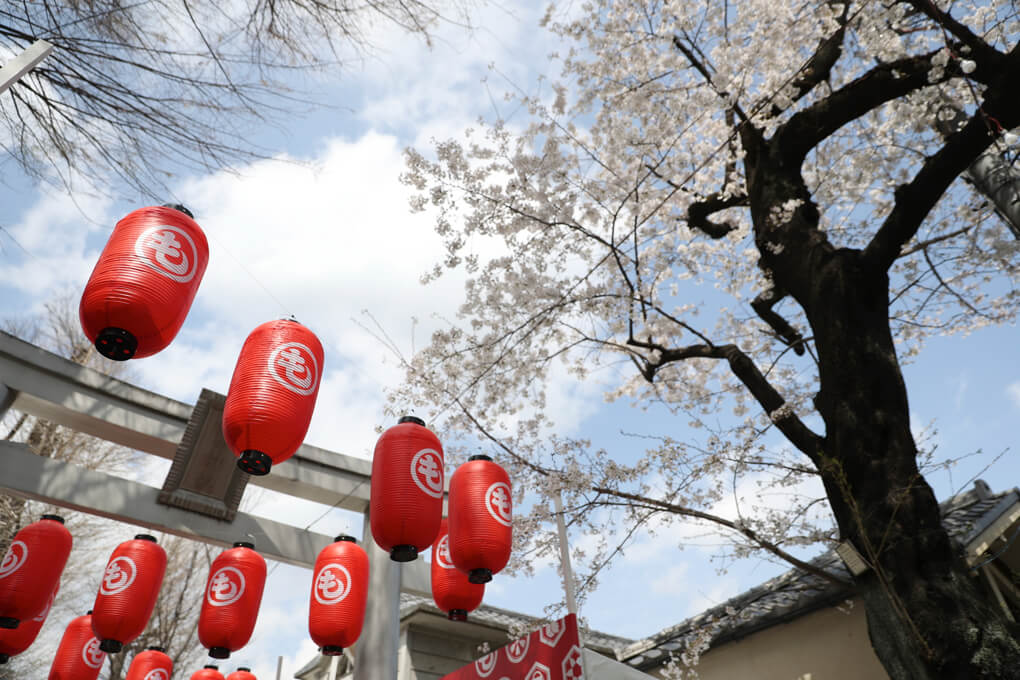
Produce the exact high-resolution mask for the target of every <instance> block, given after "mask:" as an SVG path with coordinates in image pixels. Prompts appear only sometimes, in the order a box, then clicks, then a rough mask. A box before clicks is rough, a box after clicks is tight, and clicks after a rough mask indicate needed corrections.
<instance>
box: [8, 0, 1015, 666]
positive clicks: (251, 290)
mask: <svg viewBox="0 0 1020 680" xmlns="http://www.w3.org/2000/svg"><path fill="white" fill-rule="evenodd" d="M539 16H540V7H539V6H538V5H536V4H527V3H524V4H520V5H517V4H513V3H507V4H503V5H501V6H499V7H496V6H489V7H488V8H484V9H480V10H479V11H478V13H477V14H476V15H475V21H476V23H477V26H478V27H477V29H476V30H475V31H473V32H471V33H466V32H464V31H463V30H461V29H459V28H457V27H446V28H444V29H442V30H441V31H440V33H439V35H438V36H437V40H436V41H435V43H434V46H433V48H432V49H431V50H430V49H428V48H427V47H426V46H424V45H423V44H422V43H421V42H420V41H417V40H413V39H408V38H406V37H405V36H402V35H398V34H396V33H393V32H388V31H387V30H386V29H382V28H380V29H379V32H378V33H377V34H376V35H374V38H375V41H376V43H377V44H378V45H380V46H381V48H380V49H379V50H378V53H377V54H375V55H374V56H371V57H369V58H368V59H366V60H365V61H364V63H362V64H361V65H360V66H359V67H356V68H352V69H349V70H347V71H346V73H345V74H344V76H343V77H344V80H343V81H342V82H333V81H328V80H327V81H323V82H321V83H317V84H315V87H316V88H317V89H318V90H319V91H320V92H322V93H323V94H322V96H323V98H324V99H328V100H330V101H332V102H334V103H335V104H336V106H337V108H336V109H322V110H314V111H312V112H310V113H309V114H308V115H306V116H304V117H295V118H293V119H292V120H288V121H286V122H285V123H284V124H283V125H281V126H279V127H274V128H267V129H265V130H264V131H263V133H262V136H261V138H260V139H259V141H260V142H261V143H262V144H263V145H266V146H269V147H270V148H272V149H274V150H276V151H277V152H278V153H279V154H280V159H279V160H277V161H264V162H259V163H254V164H252V165H249V166H246V167H243V168H239V169H238V172H237V173H236V174H233V173H226V172H223V173H215V174H210V175H206V176H192V177H186V178H181V180H180V181H179V182H178V183H177V185H176V186H175V194H176V196H175V198H176V199H177V200H180V201H182V202H184V203H185V204H186V205H188V206H189V207H190V208H191V209H192V210H193V211H194V213H195V214H196V219H197V221H198V222H199V223H200V224H201V225H202V226H203V228H204V229H205V231H206V234H207V235H208V236H209V240H210V250H211V260H210V265H209V268H208V270H207V273H206V276H205V279H204V281H203V284H202V288H201V290H200V292H199V294H198V297H197V298H196V301H195V304H194V307H193V309H192V313H191V316H190V317H189V319H188V321H187V323H186V324H185V326H184V329H183V330H182V332H181V334H180V335H179V336H178V338H177V340H176V341H175V343H174V344H173V345H172V346H171V347H170V348H169V349H167V350H166V351H164V352H163V353H161V354H158V355H156V356H154V357H151V358H149V359H145V360H141V361H137V362H132V364H131V366H130V368H131V370H132V374H131V380H132V381H133V382H136V383H138V384H140V385H143V386H145V387H147V388H150V389H153V390H155V391H158V392H161V393H163V394H167V395H169V396H172V397H174V398H177V399H181V400H183V401H188V402H193V401H194V400H195V399H196V398H197V396H198V393H199V391H200V390H201V389H202V388H203V387H207V388H210V389H214V390H217V391H219V392H223V393H225V392H226V390H227V386H228V384H229V379H230V374H231V371H232V369H233V365H234V362H235V360H236V356H237V351H238V348H239V347H240V345H241V342H242V341H243V339H244V337H245V336H246V335H247V334H248V333H249V332H250V331H251V329H253V328H254V327H255V326H256V325H258V324H259V323H262V322H263V321H266V320H269V319H272V318H276V317H279V316H281V315H284V314H294V315H295V316H296V317H297V318H298V319H299V320H300V321H302V322H303V323H305V324H306V325H308V326H309V327H311V328H312V329H313V330H314V331H315V332H316V333H317V334H318V335H319V337H320V338H321V339H322V341H323V344H324V346H325V350H326V361H325V368H326V373H325V376H324V380H323V383H322V387H321V390H320V395H319V401H318V406H317V410H316V415H315V418H314V419H313V423H312V427H311V429H310V432H309V435H308V437H307V441H308V442H309V443H311V444H315V445H317V446H322V447H324V448H327V449H331V450H335V451H340V452H343V453H347V454H350V455H355V456H362V457H369V456H370V455H371V451H372V447H373V446H374V443H375V439H376V436H377V435H376V433H375V431H374V429H373V427H374V426H376V425H382V426H386V425H389V424H390V423H389V422H387V419H386V418H385V416H384V415H383V390H384V389H385V388H386V387H387V386H388V385H393V384H395V381H397V380H398V379H399V376H400V372H399V370H398V367H397V364H396V361H395V359H394V357H393V355H392V353H391V352H390V351H389V350H388V349H387V348H386V347H385V346H383V344H382V343H380V341H379V338H378V332H376V333H373V332H370V329H373V328H377V329H381V330H382V331H384V332H385V334H386V335H387V336H388V337H389V338H390V339H391V340H392V342H393V343H394V344H395V345H396V346H397V347H398V348H399V349H400V351H401V352H403V353H405V354H410V353H411V352H413V350H414V348H415V347H416V346H418V347H420V346H422V345H423V344H424V342H425V340H426V339H427V337H428V334H429V328H430V325H431V324H432V323H434V321H433V319H434V317H435V316H436V315H439V316H446V317H452V316H453V314H454V313H455V310H456V307H457V305H458V303H459V291H460V286H461V284H462V283H463V281H462V280H458V279H457V278H456V277H453V276H446V277H444V278H443V279H441V281H440V282H439V283H437V284H433V285H431V286H429V287H427V288H423V287H421V286H419V285H418V277H419V276H420V275H421V274H422V273H423V272H425V271H426V269H428V268H429V267H430V265H431V264H432V263H433V262H434V261H436V260H437V259H438V258H440V257H441V253H442V250H441V245H440V243H439V240H438V238H436V237H435V235H434V234H433V233H432V230H431V223H430V221H429V218H428V216H427V215H412V214H410V212H409V211H408V209H407V201H406V199H407V196H408V191H407V189H406V188H405V187H403V186H402V185H400V183H399V182H398V176H399V174H400V172H401V171H402V166H403V161H402V157H401V152H402V149H403V148H404V147H406V146H408V145H413V146H416V147H418V148H420V149H424V148H427V147H428V146H429V140H430V139H432V138H439V139H442V138H445V137H450V136H459V135H460V133H461V131H462V130H463V129H464V128H466V127H468V126H470V125H471V124H472V123H473V122H474V121H475V120H476V118H477V117H478V116H480V115H481V116H486V117H492V116H493V115H494V112H497V111H498V112H499V114H500V115H504V116H507V115H521V116H522V115H523V112H517V113H514V108H513V105H512V104H509V103H507V102H505V101H504V100H503V98H502V93H503V92H504V91H505V90H506V89H508V88H509V87H511V83H513V84H514V85H517V86H520V87H523V88H526V89H530V88H534V87H538V85H537V84H536V83H537V81H536V77H537V76H538V75H539V74H540V73H541V72H543V70H545V68H546V60H545V56H544V55H546V54H547V53H548V52H550V51H551V50H552V49H553V47H552V42H551V40H550V38H548V37H547V36H545V35H544V34H543V33H542V32H541V31H540V29H538V28H537V26H538V20H539ZM490 65H494V66H495V68H494V69H493V68H490ZM522 122H523V121H522ZM4 179H5V185H4V186H0V195H2V196H3V198H2V200H0V225H2V226H3V227H4V230H5V232H4V233H2V234H0V316H11V315H15V314H25V313H31V312H33V311H38V310H39V309H40V308H41V306H42V304H43V303H45V302H46V301H47V300H48V299H50V298H51V297H52V296H53V295H55V294H58V293H60V292H62V291H65V290H73V291H80V290H81V288H82V286H83V285H84V282H85V281H86V279H87V277H88V275H89V273H90V271H91V268H92V266H93V264H94V262H95V259H96V256H97V255H98V252H99V250H100V249H101V248H102V245H103V244H104V242H105V240H106V237H107V235H108V234H109V231H110V229H111V228H112V226H113V224H114V223H115V222H116V220H117V219H119V218H120V217H122V216H123V215H124V214H126V213H127V212H129V211H130V210H131V209H133V208H135V207H139V206H140V205H142V204H144V203H143V202H137V203H135V202H130V201H110V200H107V199H105V198H102V197H98V196H95V195H87V194H81V195H76V196H74V197H69V196H66V195H64V194H63V193H62V192H60V191H57V190H54V189H52V188H46V187H35V186H33V185H31V184H30V183H29V182H27V180H25V179H24V178H22V177H19V176H18V175H17V174H16V173H15V172H14V170H13V168H12V166H11V164H9V163H8V164H7V165H6V167H5V177H4ZM366 312H367V313H366ZM1016 347H1017V342H1016V328H1015V327H1000V328H993V329H984V330H981V331H978V332H976V333H974V334H972V335H970V336H968V337H953V338H945V339H935V340H933V341H931V342H930V343H929V347H928V348H927V350H926V351H925V352H923V353H922V355H921V357H920V358H918V359H917V360H915V361H914V363H912V364H910V365H908V366H907V367H906V368H905V373H906V378H907V385H908V389H909V394H910V400H911V404H912V407H913V412H914V419H915V429H918V430H919V429H920V428H922V427H924V426H926V425H927V424H928V423H930V422H934V423H935V426H936V428H937V430H938V433H937V435H936V438H935V440H934V441H935V442H937V444H938V446H939V451H940V452H945V454H946V455H960V454H964V453H970V452H974V451H977V450H981V451H983V455H981V456H975V457H972V458H969V459H967V460H966V461H964V462H963V463H962V464H961V465H959V466H958V467H957V468H955V469H953V470H952V471H951V474H948V473H946V472H939V473H937V474H936V475H934V476H933V477H932V478H931V480H930V481H931V482H932V483H933V485H934V486H935V489H936V492H937V494H938V495H939V497H940V498H944V497H945V496H947V495H948V494H950V493H951V492H952V491H954V490H958V489H960V488H961V487H962V486H964V485H965V484H966V483H967V482H968V481H969V480H970V478H971V477H972V476H974V475H975V474H978V473H979V472H980V471H981V468H982V467H983V466H985V465H988V464H989V463H991V462H992V459H993V458H994V457H995V456H997V455H998V454H1000V453H1002V452H1004V451H1007V450H1008V449H1009V448H1010V447H1011V446H1013V445H1014V443H1015V440H1016V437H1015V434H1014V433H1015V423H1016V422H1017V421H1018V416H1020V361H1018V360H1017V358H1016V356H1017V353H1016ZM551 399H552V400H554V403H555V404H556V410H557V412H558V413H560V414H562V417H561V426H562V427H563V428H564V433H565V434H580V433H584V434H585V435H586V436H589V437H591V438H592V439H593V440H594V442H595V444H596V445H599V446H606V447H607V448H611V449H612V450H614V451H619V452H620V454H621V455H633V453H634V451H636V450H637V447H639V446H640V445H641V442H640V441H638V440H634V439H633V438H629V437H625V436H622V435H621V434H620V432H621V431H635V432H653V433H657V434H665V433H669V434H671V435H672V436H674V437H676V436H681V435H682V429H679V428H677V426H676V424H675V423H673V422H671V421H669V420H666V419H663V418H662V417H661V415H660V414H657V413H656V412H655V411H654V410H653V411H651V412H649V413H640V412H638V411H636V410H635V409H632V408H630V407H629V406H628V405H627V404H624V403H616V404H612V405H607V404H605V403H604V401H603V400H602V397H601V394H600V392H599V390H598V389H597V388H596V387H595V386H593V385H581V386H578V385H575V384H572V383H566V382H564V383H562V384H558V385H556V386H554V389H553V390H552V397H551ZM1016 461H1017V458H1016V455H1015V453H1014V452H1012V451H1009V452H1007V453H1006V454H1005V455H1004V456H1002V457H1001V458H999V460H998V462H995V463H994V464H993V465H992V467H991V468H990V469H989V470H987V471H985V472H983V473H982V476H983V477H984V478H985V479H986V480H987V481H988V482H989V483H990V484H991V486H992V488H993V489H995V490H1002V489H1006V488H1012V487H1013V486H1017V485H1018V484H1020V465H1018V464H1017V462H1016ZM163 470H164V468H162V467H160V466H159V465H156V466H153V468H152V469H150V470H149V471H148V478H149V481H150V483H152V484H158V483H159V482H160V481H161V479H162V477H161V473H162V471H163ZM257 495H258V497H257V498H249V499H248V500H247V501H246V502H247V503H249V504H250V509H251V511H252V512H255V513H258V514H266V515H268V516H272V517H273V518H275V519H278V520H280V521H287V522H290V523H293V524H295V525H297V526H301V527H303V526H306V525H308V524H309V523H311V522H314V525H313V527H312V528H313V529H315V530H316V531H319V532H322V533H326V534H333V533H340V532H350V533H354V534H355V535H360V531H361V521H360V518H357V517H353V516H351V515H349V514H347V513H343V512H339V511H333V512H330V513H328V514H326V515H325V516H324V517H322V513H323V511H324V508H323V507H321V506H315V505H314V504H304V505H302V504H294V503H291V502H289V501H287V500H286V499H283V498H281V497H278V496H276V495H273V494H269V493H261V494H257ZM686 537H689V531H686V530H684V529H673V530H667V531H663V532H661V533H659V534H658V535H657V536H655V537H649V536H647V535H639V536H638V537H637V538H636V539H635V544H634V545H633V546H632V548H630V549H629V550H628V551H627V552H626V554H625V558H624V559H623V560H622V561H620V562H618V563H617V564H616V566H614V567H613V569H611V570H610V571H609V573H608V574H606V575H605V576H603V578H602V579H601V587H600V590H599V591H598V592H597V593H596V594H595V595H593V596H592V597H591V598H590V599H589V601H588V603H587V604H586V605H585V607H584V609H583V610H582V612H581V614H582V616H583V617H585V618H586V619H587V620H588V623H589V624H590V625H591V626H593V627H594V628H596V629H599V630H602V631H605V632H608V633H613V634H617V635H623V636H628V637H634V638H637V637H642V636H645V635H650V634H652V633H654V632H656V631H657V630H659V629H661V628H664V627H666V626H668V625H671V624H674V623H676V622H678V621H679V620H681V619H683V618H685V617H687V616H689V615H692V614H695V613H697V612H698V611H700V610H701V609H703V608H705V607H708V606H711V605H714V604H717V603H719V602H720V601H722V600H723V599H725V598H727V597H730V596H732V595H735V594H737V593H739V592H740V591H741V590H743V589H745V588H747V587H750V586H752V585H754V584H756V583H758V582H759V581H761V580H764V579H766V578H768V577H770V576H772V575H774V574H775V573H776V572H777V571H779V570H780V569H782V567H779V566H776V565H773V564H770V563H765V562H759V561H756V560H752V561H749V562H746V563H743V564H740V565H736V566H734V568H732V569H731V570H730V571H729V572H728V573H725V574H720V573H717V568H718V567H720V566H722V564H721V563H719V562H717V561H716V562H713V561H711V560H710V559H709V558H710V556H711V554H712V553H713V552H714V544H715V543H716V542H717V541H713V540H711V539H705V540H701V541H697V542H695V543H698V545H694V546H692V547H689V548H688V549H687V550H684V551H682V552H681V551H679V550H678V549H677V542H678V541H679V540H681V539H682V538H686ZM308 578H310V574H309V573H308V572H306V571H303V570H300V569H296V568H292V567H288V566H279V567H275V568H274V571H273V573H272V576H271V577H270V580H269V583H268V585H267V588H266V594H265V599H264V602H263V608H262V612H261V615H260V618H259V624H258V627H257V628H256V633H255V636H254V638H253V640H252V642H251V643H250V644H249V646H248V647H247V648H246V649H245V650H243V651H241V652H239V653H237V654H235V655H234V658H233V659H232V660H231V664H230V665H229V668H231V669H232V668H233V667H234V665H235V662H236V664H238V665H239V664H242V663H245V662H247V663H250V664H252V665H253V666H254V668H255V671H256V674H258V675H259V676H260V677H264V678H269V677H274V676H273V674H274V673H275V669H276V657H277V655H282V656H284V658H285V662H284V677H290V676H291V675H292V674H293V672H294V670H296V669H297V668H298V667H299V666H300V665H302V664H303V663H305V662H306V661H307V660H309V659H310V658H311V656H312V654H313V653H314V645H312V643H311V641H310V640H309V639H308V637H307V626H306V623H305V622H306V617H307V597H308V595H307V589H308V585H307V579H308ZM559 597H560V593H559V591H558V580H557V577H556V575H555V572H554V571H553V570H552V569H551V568H549V567H548V566H542V568H540V569H538V572H537V574H536V576H535V578H534V579H533V580H524V579H509V578H506V577H497V579H496V581H495V582H494V583H493V584H491V585H490V587H489V588H488V589H487V594H486V602H487V603H489V604H493V605H496V606H501V607H506V608H509V609H516V610H519V611H523V612H525V613H528V614H533V615H540V614H541V613H542V609H543V607H544V606H545V605H546V604H548V603H550V602H552V601H555V600H556V599H558V598H559Z"/></svg>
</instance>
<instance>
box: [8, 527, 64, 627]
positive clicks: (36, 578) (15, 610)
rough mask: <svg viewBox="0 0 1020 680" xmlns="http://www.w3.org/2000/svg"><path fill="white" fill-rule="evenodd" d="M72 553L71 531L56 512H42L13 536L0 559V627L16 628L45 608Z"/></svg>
mask: <svg viewBox="0 0 1020 680" xmlns="http://www.w3.org/2000/svg"><path fill="white" fill-rule="evenodd" d="M70 554H71V533H70V532H69V531H68V530H67V529H66V528H65V527H64V520H63V518H61V517H59V516H58V515H43V516H42V519H40V520H39V521H38V522H33V523H31V524H29V525H28V526H26V527H23V528H22V529H21V530H20V531H18V533H16V534H15V535H14V540H12V541H11V545H10V546H9V547H8V548H7V552H6V553H5V554H4V558H3V561H2V562H0V628H8V629H12V628H17V627H18V623H19V622H20V621H22V620H27V619H31V618H32V617H34V616H36V615H37V614H39V612H41V611H42V610H43V608H44V607H46V602H47V600H49V599H50V595H52V594H53V589H54V588H56V587H57V585H58V584H59V583H60V574H61V573H63V571H64V565H65V564H67V557H68V555H70Z"/></svg>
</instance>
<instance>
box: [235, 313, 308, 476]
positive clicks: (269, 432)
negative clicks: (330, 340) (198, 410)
mask: <svg viewBox="0 0 1020 680" xmlns="http://www.w3.org/2000/svg"><path fill="white" fill-rule="evenodd" d="M322 362H323V353H322V343H320V342H319V339H318V338H317V337H316V336H315V334H314V333H312V332H311V331H310V330H308V329H307V328H305V327H304V326H302V325H301V324H299V323H298V322H297V321H294V320H293V319H280V320H278V321H269V322H267V323H264V324H262V325H261V326H259V327H258V328H256V329H255V330H253V331H252V332H251V334H250V335H249V336H248V339H247V340H245V341H244V345H243V346H242V347H241V353H240V355H239V356H238V357H237V366H236V367H235V368H234V375H233V377H232V378H231V379H230V389H229V390H228V391H227V401H226V404H225V405H224V407H223V437H224V439H226V441H227V444H228V445H229V446H230V449H231V450H232V451H233V452H234V454H235V455H237V456H239V457H240V458H239V459H238V461H237V466H238V467H239V468H241V469H242V470H244V471H245V472H247V473H249V474H252V475H265V474H268V473H269V469H270V467H272V466H273V465H274V464H278V463H282V462H283V461H285V460H287V459H288V458H290V457H291V456H292V455H294V452H295V451H297V450H298V447H299V446H301V442H302V441H304V438H305V433H307V432H308V425H309V424H310V423H311V421H312V412H313V411H314V410H315V399H316V397H317V396H318V394H319V383H320V382H321V378H322Z"/></svg>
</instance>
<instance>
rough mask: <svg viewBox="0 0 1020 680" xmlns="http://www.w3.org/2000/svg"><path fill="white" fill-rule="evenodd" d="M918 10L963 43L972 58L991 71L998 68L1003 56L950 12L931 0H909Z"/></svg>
mask: <svg viewBox="0 0 1020 680" xmlns="http://www.w3.org/2000/svg"><path fill="white" fill-rule="evenodd" d="M907 2H908V3H909V4H910V5H912V6H913V7H914V8H915V9H916V10H918V11H919V12H921V13H923V14H925V15H926V16H928V17H930V18H932V19H934V20H935V22H936V23H938V24H939V26H940V27H942V28H943V29H945V30H947V31H949V32H950V33H952V34H953V36H955V37H956V39H957V40H959V41H960V42H961V43H963V44H964V45H966V46H967V47H969V48H970V49H971V53H970V55H969V56H970V57H971V58H973V59H974V60H975V61H977V62H979V63H981V65H982V66H984V67H986V68H990V69H995V68H997V67H998V65H999V62H1000V61H1001V60H1002V58H1003V56H1004V55H1003V54H1002V53H1001V52H999V51H998V50H996V49H995V48H994V47H992V46H991V45H989V44H988V43H987V42H985V41H984V40H982V39H981V38H980V37H978V36H977V35H975V34H974V33H973V32H972V31H971V30H970V29H969V28H967V27H966V26H964V25H963V24H961V23H960V22H959V21H957V20H956V19H954V18H953V17H952V16H951V15H950V14H949V12H943V11H942V10H940V9H939V8H938V7H936V6H935V3H933V2H932V1H931V0H907Z"/></svg>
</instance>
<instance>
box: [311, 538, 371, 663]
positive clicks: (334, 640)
mask: <svg viewBox="0 0 1020 680" xmlns="http://www.w3.org/2000/svg"><path fill="white" fill-rule="evenodd" d="M312 574H313V576H312V592H311V595H310V596H309V601H308V632H309V634H310V635H311V637H312V641H313V642H315V644H317V645H319V647H320V648H321V651H322V653H323V654H325V655H326V656H337V655H339V654H342V653H343V651H344V647H350V646H351V645H353V644H354V643H355V642H356V641H357V639H358V636H360V635H361V626H362V624H363V623H364V620H365V603H366V600H367V598H368V554H367V553H366V552H365V550H364V549H363V548H362V547H361V546H359V545H358V544H357V542H356V541H355V540H354V538H352V537H351V536H337V537H336V538H335V539H334V542H333V543H331V544H329V545H327V546H326V547H325V548H323V549H322V551H321V552H320V553H319V556H318V558H316V560H315V569H314V570H313V571H312Z"/></svg>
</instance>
